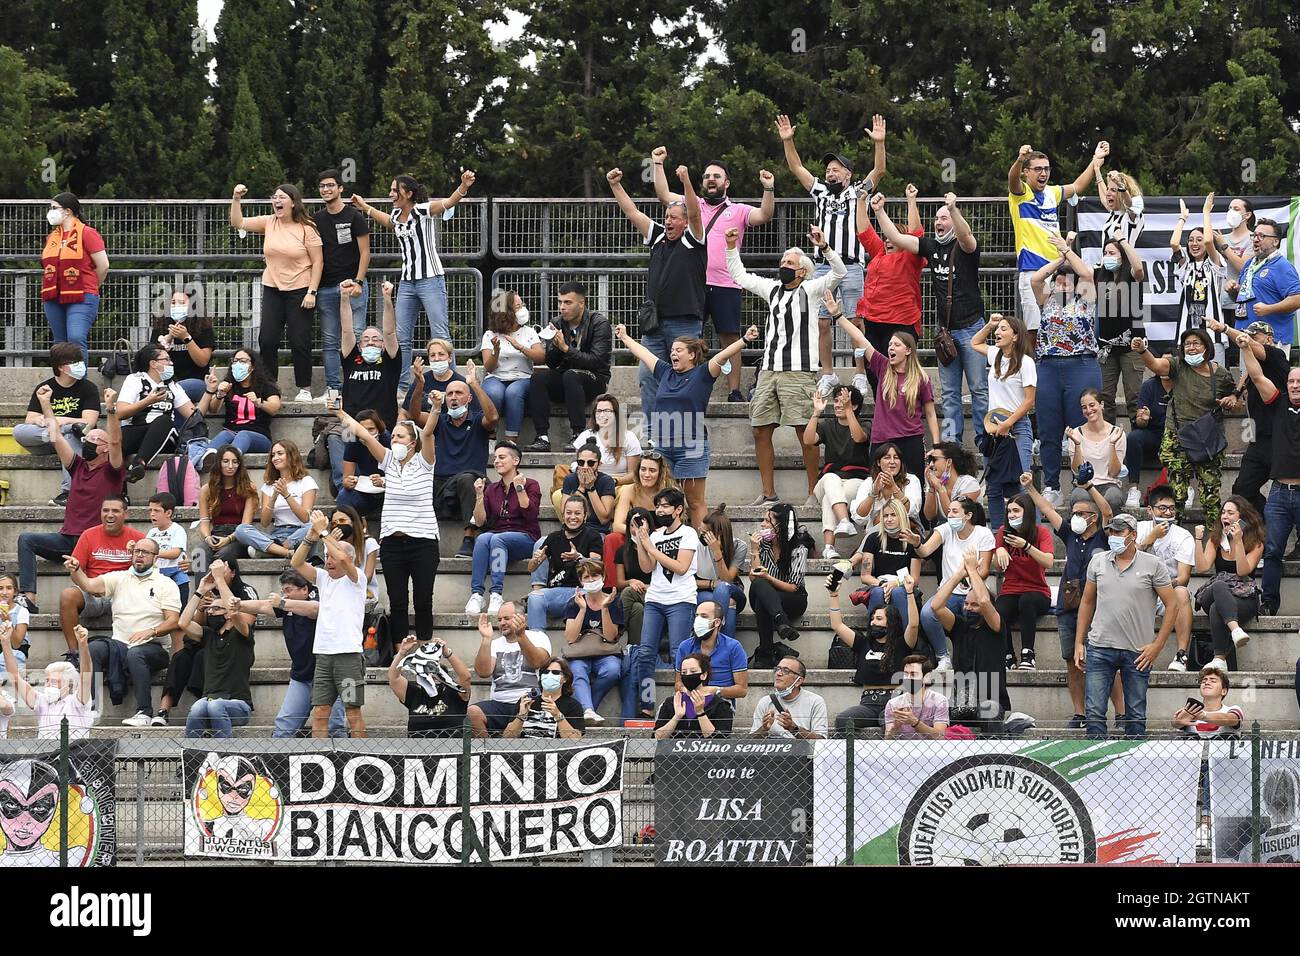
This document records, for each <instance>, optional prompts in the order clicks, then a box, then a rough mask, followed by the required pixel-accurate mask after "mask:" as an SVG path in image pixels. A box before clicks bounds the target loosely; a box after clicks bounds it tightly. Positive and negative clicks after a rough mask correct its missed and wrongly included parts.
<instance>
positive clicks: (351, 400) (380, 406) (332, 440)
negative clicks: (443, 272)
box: [325, 279, 402, 488]
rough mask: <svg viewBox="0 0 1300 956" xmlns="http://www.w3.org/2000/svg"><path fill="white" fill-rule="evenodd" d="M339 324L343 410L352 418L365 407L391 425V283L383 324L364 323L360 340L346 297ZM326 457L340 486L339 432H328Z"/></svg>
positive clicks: (397, 355)
mask: <svg viewBox="0 0 1300 956" xmlns="http://www.w3.org/2000/svg"><path fill="white" fill-rule="evenodd" d="M343 287H344V291H345V292H349V293H350V290H351V289H352V280H351V279H349V280H347V281H345V282H344V283H343ZM339 304H340V312H341V315H342V323H343V324H342V328H341V330H340V333H339V339H340V345H339V352H340V354H341V356H342V359H343V368H342V376H343V396H342V401H343V410H344V411H345V412H347V413H348V414H349V415H351V416H352V417H353V418H358V417H360V415H361V413H362V412H364V411H366V410H367V409H373V410H374V411H376V412H378V413H379V417H380V418H382V419H383V420H384V423H385V424H386V425H388V427H389V428H391V427H392V426H393V425H395V424H396V423H397V384H398V380H399V378H400V376H401V373H402V354H401V349H400V348H399V346H398V343H397V313H396V311H395V310H394V307H393V284H392V283H391V282H387V281H386V282H384V328H383V331H380V330H379V329H377V328H375V327H374V326H367V327H366V328H365V329H364V330H362V332H361V338H360V340H357V339H356V338H354V336H353V333H352V304H351V300H350V299H349V298H348V297H347V296H344V297H341V298H340V299H339ZM325 444H326V447H327V448H328V449H329V457H330V479H331V481H332V482H333V484H334V487H335V488H341V487H343V453H344V448H345V445H346V441H345V440H344V436H343V435H342V434H332V435H330V436H329V437H328V438H327V439H326V442H325Z"/></svg>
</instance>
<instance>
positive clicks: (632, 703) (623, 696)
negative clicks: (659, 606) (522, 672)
mask: <svg viewBox="0 0 1300 956" xmlns="http://www.w3.org/2000/svg"><path fill="white" fill-rule="evenodd" d="M642 609H643V610H644V605H642ZM628 639H629V640H631V634H629V635H628ZM640 657H641V647H640V645H639V644H629V645H628V646H627V649H626V650H625V651H624V652H623V676H622V677H621V678H619V681H618V696H619V704H620V705H621V707H622V714H623V719H624V720H631V719H633V718H634V717H639V716H640V714H639V713H638V712H637V709H638V705H637V686H636V676H637V671H638V670H639V668H638V666H637V664H638V661H639V660H640ZM1297 666H1300V665H1297ZM1296 693H1297V694H1300V690H1298V691H1296ZM650 695H651V696H652V697H653V696H654V688H653V687H651V689H650Z"/></svg>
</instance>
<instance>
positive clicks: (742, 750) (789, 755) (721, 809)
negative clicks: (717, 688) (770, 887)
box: [655, 739, 813, 866]
mask: <svg viewBox="0 0 1300 956" xmlns="http://www.w3.org/2000/svg"><path fill="white" fill-rule="evenodd" d="M811 758H812V747H811V744H810V743H809V741H806V740H755V739H741V740H707V739H705V740H700V739H691V740H687V739H679V740H663V741H660V742H659V745H658V746H657V747H656V749H655V862H656V863H659V864H669V865H678V866H688V865H695V866H741V865H744V866H755V865H765V866H804V865H806V864H807V862H808V840H809V836H810V832H809V831H810V829H811V827H810V824H811V818H812V795H813V789H812V787H813V775H812V759H811Z"/></svg>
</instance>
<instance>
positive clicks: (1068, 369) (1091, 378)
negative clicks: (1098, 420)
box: [1034, 355, 1101, 490]
mask: <svg viewBox="0 0 1300 956" xmlns="http://www.w3.org/2000/svg"><path fill="white" fill-rule="evenodd" d="M1089 388H1095V389H1097V390H1098V391H1100V390H1101V366H1100V365H1098V364H1097V359H1096V357H1095V356H1092V355H1081V356H1078V357H1077V358H1045V359H1040V360H1039V361H1038V393H1037V397H1036V398H1035V399H1034V408H1035V410H1036V411H1037V412H1038V437H1039V439H1040V441H1039V443H1038V458H1039V460H1040V461H1041V462H1042V465H1043V487H1044V488H1056V489H1058V490H1059V489H1060V487H1061V439H1062V438H1063V437H1065V429H1066V427H1067V426H1068V427H1070V428H1078V427H1079V426H1080V425H1082V424H1083V409H1081V408H1080V407H1079V399H1080V398H1081V397H1082V396H1083V393H1084V391H1085V390H1086V389H1089Z"/></svg>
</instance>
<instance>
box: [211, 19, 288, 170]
mask: <svg viewBox="0 0 1300 956" xmlns="http://www.w3.org/2000/svg"><path fill="white" fill-rule="evenodd" d="M293 23H294V10H293V5H292V4H291V3H290V2H289V0H224V3H223V4H222V7H221V16H220V17H218V18H217V25H216V29H215V33H216V50H215V54H216V73H217V88H216V92H215V94H214V99H215V102H216V105H217V116H218V117H219V120H220V131H219V133H218V140H219V141H218V147H221V146H224V145H226V144H230V146H231V147H232V148H233V139H234V134H235V125H236V122H237V116H236V114H237V105H236V100H237V99H238V94H239V78H240V76H241V75H246V78H247V82H248V92H249V95H250V97H251V100H252V104H253V106H254V108H255V110H256V112H257V113H258V114H259V115H260V116H261V117H262V119H263V120H265V122H266V124H267V127H268V129H267V131H266V140H265V143H266V147H267V148H268V149H270V150H271V151H272V152H273V153H274V154H275V156H276V157H277V162H278V161H279V159H280V158H281V157H284V156H288V155H290V153H291V148H290V147H291V144H292V141H291V136H290V129H289V126H290V123H289V118H290V117H291V116H292V115H293V112H294V109H295V103H294V101H293V100H292V99H291V98H290V95H289V80H290V77H291V76H292V75H293V64H294V61H295V59H296V56H295V49H296V36H295V33H294V30H293Z"/></svg>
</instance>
